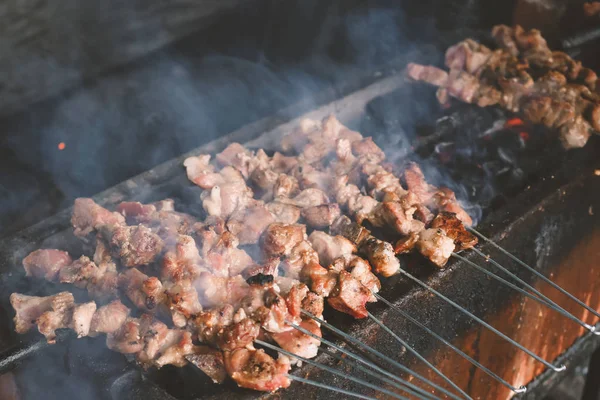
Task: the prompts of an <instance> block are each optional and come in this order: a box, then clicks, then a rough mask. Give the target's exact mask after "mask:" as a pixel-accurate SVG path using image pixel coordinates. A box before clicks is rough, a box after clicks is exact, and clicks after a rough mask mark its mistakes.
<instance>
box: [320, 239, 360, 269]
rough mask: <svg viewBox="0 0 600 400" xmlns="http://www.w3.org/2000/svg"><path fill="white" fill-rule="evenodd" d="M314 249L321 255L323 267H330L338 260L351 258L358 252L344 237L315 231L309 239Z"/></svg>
mask: <svg viewBox="0 0 600 400" xmlns="http://www.w3.org/2000/svg"><path fill="white" fill-rule="evenodd" d="M308 240H309V241H310V243H311V244H312V247H313V249H315V251H316V252H317V253H318V254H319V262H320V264H321V265H325V266H327V265H329V264H331V263H332V262H333V260H335V259H336V258H339V257H343V258H350V257H351V256H352V253H355V252H356V245H355V244H354V243H352V242H351V241H350V240H348V239H346V238H345V237H343V236H340V235H338V236H330V235H328V234H326V233H325V232H322V231H314V232H313V233H311V234H310V236H309V237H308Z"/></svg>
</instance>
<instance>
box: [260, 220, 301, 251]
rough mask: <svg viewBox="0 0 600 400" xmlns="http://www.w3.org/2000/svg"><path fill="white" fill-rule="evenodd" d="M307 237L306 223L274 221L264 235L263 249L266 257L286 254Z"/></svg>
mask: <svg viewBox="0 0 600 400" xmlns="http://www.w3.org/2000/svg"><path fill="white" fill-rule="evenodd" d="M305 237H306V227H305V226H304V225H296V224H294V225H291V224H281V223H273V224H271V225H269V227H268V228H267V229H266V231H265V232H264V233H263V236H262V239H261V241H262V251H263V253H264V254H265V256H266V257H271V256H285V255H288V254H290V252H291V251H292V249H293V248H294V246H296V245H297V244H298V243H300V242H301V241H303V240H304V238H305Z"/></svg>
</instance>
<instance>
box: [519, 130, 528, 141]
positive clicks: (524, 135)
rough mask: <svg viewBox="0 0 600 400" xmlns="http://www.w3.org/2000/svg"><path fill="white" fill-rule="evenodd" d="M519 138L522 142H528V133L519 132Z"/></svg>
mask: <svg viewBox="0 0 600 400" xmlns="http://www.w3.org/2000/svg"><path fill="white" fill-rule="evenodd" d="M519 136H521V139H523V140H524V141H528V140H529V133H527V132H519Z"/></svg>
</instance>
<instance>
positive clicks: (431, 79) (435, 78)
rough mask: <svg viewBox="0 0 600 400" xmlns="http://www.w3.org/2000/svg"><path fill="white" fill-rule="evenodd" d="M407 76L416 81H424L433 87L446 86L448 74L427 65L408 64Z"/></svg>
mask: <svg viewBox="0 0 600 400" xmlns="http://www.w3.org/2000/svg"><path fill="white" fill-rule="evenodd" d="M406 73H407V75H408V76H409V77H410V78H411V79H414V80H416V81H424V82H427V83H430V84H432V85H435V86H446V83H447V82H448V73H447V72H446V71H444V70H443V69H439V68H436V67H432V66H429V65H419V64H414V63H409V64H408V65H407V66H406Z"/></svg>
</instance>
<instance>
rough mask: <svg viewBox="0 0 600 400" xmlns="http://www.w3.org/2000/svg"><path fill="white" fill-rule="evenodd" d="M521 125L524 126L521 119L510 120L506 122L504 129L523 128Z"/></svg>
mask: <svg viewBox="0 0 600 400" xmlns="http://www.w3.org/2000/svg"><path fill="white" fill-rule="evenodd" d="M523 125H525V123H524V122H523V120H522V119H521V118H511V119H509V120H507V121H506V123H505V124H504V127H506V128H513V127H515V126H523Z"/></svg>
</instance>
